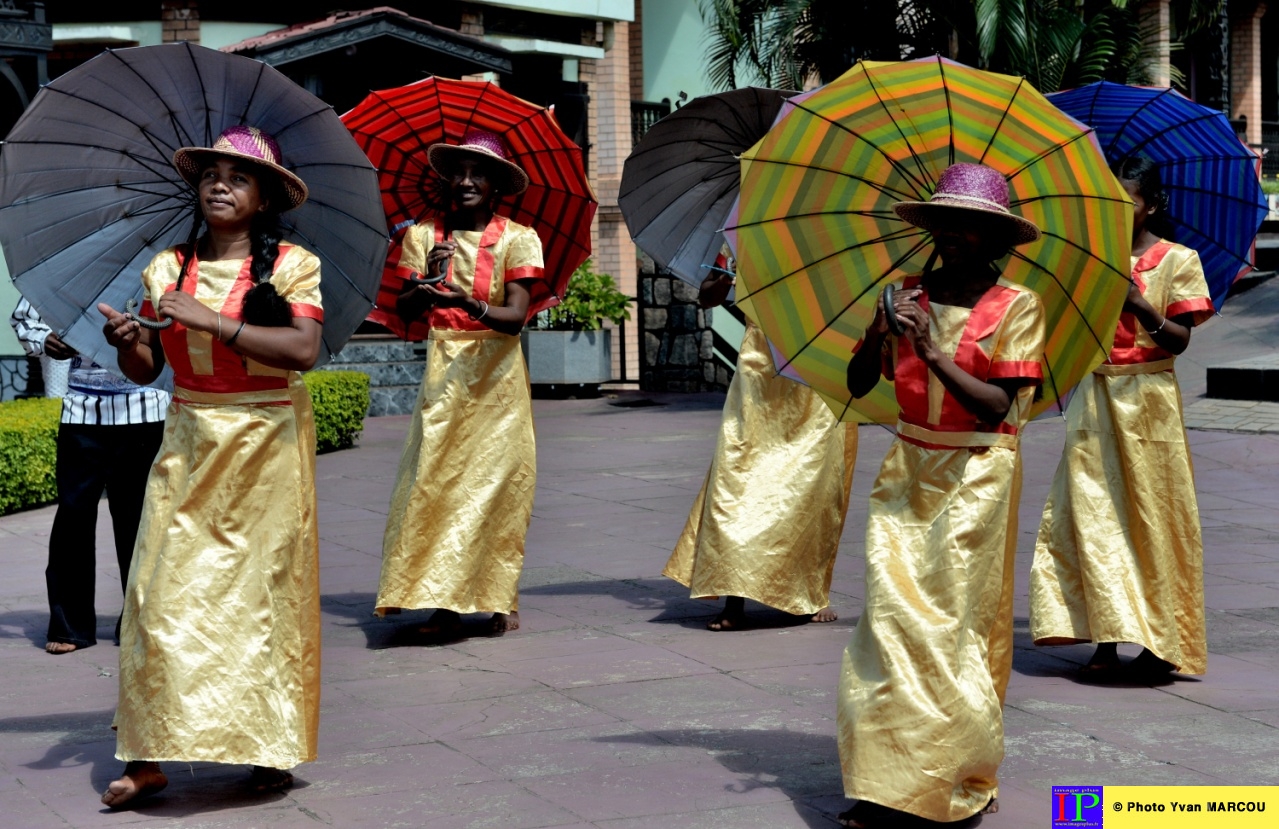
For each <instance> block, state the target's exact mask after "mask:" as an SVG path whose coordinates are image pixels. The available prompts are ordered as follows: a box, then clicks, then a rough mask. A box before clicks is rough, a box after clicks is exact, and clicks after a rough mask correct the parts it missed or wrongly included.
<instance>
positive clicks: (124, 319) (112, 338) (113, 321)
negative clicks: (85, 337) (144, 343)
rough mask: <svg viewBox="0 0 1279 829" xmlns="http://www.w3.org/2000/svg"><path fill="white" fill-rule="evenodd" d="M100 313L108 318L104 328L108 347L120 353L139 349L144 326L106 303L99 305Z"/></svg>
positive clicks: (103, 331)
mask: <svg viewBox="0 0 1279 829" xmlns="http://www.w3.org/2000/svg"><path fill="white" fill-rule="evenodd" d="M98 313H100V314H102V316H104V317H106V318H107V321H106V323H105V324H104V325H103V326H102V333H103V335H105V336H106V338H107V345H109V346H111V347H112V348H114V349H116V350H118V351H132V350H133V349H135V348H137V347H138V343H139V341H140V340H141V337H142V325H141V324H140V323H139V322H138V321H137V320H135V319H133V318H131V317H128V316H125V315H124V314H122V313H120V312H119V311H117V310H116V309H114V308H112V307H111V306H110V305H108V304H106V303H105V302H99V303H98Z"/></svg>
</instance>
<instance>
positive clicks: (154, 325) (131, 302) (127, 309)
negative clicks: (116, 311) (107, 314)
mask: <svg viewBox="0 0 1279 829" xmlns="http://www.w3.org/2000/svg"><path fill="white" fill-rule="evenodd" d="M137 307H138V301H137V300H136V299H133V298H132V297H130V298H129V299H127V300H125V302H124V315H125V316H126V317H128V318H129V319H131V320H136V321H137V323H138V325H141V326H142V327H143V328H150V329H151V330H152V331H159V330H161V329H162V328H168V327H169V326H170V325H173V318H172V317H170V318H169V319H167V320H149V319H147V318H146V317H140V316H138V315H137V314H135V313H133V311H134V309H135V308H137Z"/></svg>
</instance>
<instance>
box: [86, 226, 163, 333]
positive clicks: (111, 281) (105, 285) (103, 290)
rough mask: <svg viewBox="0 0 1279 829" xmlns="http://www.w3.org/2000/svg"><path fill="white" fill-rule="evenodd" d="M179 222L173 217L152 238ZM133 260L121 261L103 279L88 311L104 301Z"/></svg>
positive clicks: (88, 305)
mask: <svg viewBox="0 0 1279 829" xmlns="http://www.w3.org/2000/svg"><path fill="white" fill-rule="evenodd" d="M177 222H178V219H177V218H176V217H175V218H173V219H170V220H169V222H167V223H165V225H164V226H163V227H161V228H160V232H159V233H155V234H153V235H152V237H151V238H153V239H157V238H159V237H160V236H163V235H164V234H165V233H167V232H168V231H169V230H171V229H172V228H173V227H176V225H177ZM132 261H133V258H132V257H130V258H129V261H128V262H121V263H120V267H118V268H116V271H115V273H114V274H112V275H111V278H110V279H106V280H103V281H102V282H101V283H100V284H99V287H98V292H97V293H96V294H95V295H94V297H93V299H91V300H90V301H89V302H88V303H87V305H86V307H85V311H86V312H87V311H88V310H89V309H90V308H96V307H97V306H98V303H99V302H100V301H102V297H103V295H104V294H105V293H106V291H107V288H109V287H110V286H112V285H114V284H115V282H116V280H118V279H119V278H120V275H121V274H122V273H124V269H125V268H127V267H129V264H130V263H131V262H132ZM139 282H141V280H139ZM134 290H137V289H136V288H135V289H134ZM117 310H118V309H117Z"/></svg>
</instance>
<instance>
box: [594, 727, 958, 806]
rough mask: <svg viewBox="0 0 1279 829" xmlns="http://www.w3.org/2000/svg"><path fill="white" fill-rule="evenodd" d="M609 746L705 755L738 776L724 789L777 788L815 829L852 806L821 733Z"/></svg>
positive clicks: (699, 736) (756, 733)
mask: <svg viewBox="0 0 1279 829" xmlns="http://www.w3.org/2000/svg"><path fill="white" fill-rule="evenodd" d="M596 739H597V740H598V741H600V742H609V743H643V744H646V745H676V746H687V747H691V748H697V749H702V750H704V751H705V752H706V753H707V754H708V755H709V756H711V757H713V758H714V760H715V762H717V763H719V764H720V765H721V766H723V767H724V768H726V769H728V770H729V771H731V772H733V773H734V774H738V775H741V778H740V780H738V782H737V783H735V784H732V785H730V786H728V787H726V788H727V789H728V790H729V791H732V792H748V791H751V790H754V789H760V788H769V789H776V790H777V791H779V792H781V793H782V794H784V795H785V796H786V798H787V799H788V800H790V801H791V804H792V805H793V806H794V807H795V811H796V813H797V814H798V815H799V817H800V818H801V819H802V820H803V821H804V822H805V823H807V824H808V825H809V826H810V827H813V829H818V827H821V829H827V828H828V827H831V826H835V825H837V824H836V821H835V816H836V815H837V814H839V813H840V812H842V811H844V810H845V809H847V808H848V807H849V806H851V805H852V801H849V800H845V799H844V798H843V790H844V784H843V778H842V776H841V773H840V766H839V749H838V747H837V745H836V742H835V739H834V738H833V737H830V736H828V735H823V734H805V733H803V732H798V731H789V730H781V731H768V730H763V729H759V730H754V729H751V730H746V729H713V728H690V729H675V730H670V731H648V732H645V733H643V734H633V735H614V736H609V737H598V738H596ZM981 822H982V819H981V816H980V815H974V816H973V817H972V818H969V819H968V820H963V821H959V822H956V823H934V822H932V821H926V820H922V819H903V820H901V821H898V822H896V823H894V824H893V825H894V826H895V827H899V829H924V827H942V826H945V827H948V829H972V827H976V826H980V825H981Z"/></svg>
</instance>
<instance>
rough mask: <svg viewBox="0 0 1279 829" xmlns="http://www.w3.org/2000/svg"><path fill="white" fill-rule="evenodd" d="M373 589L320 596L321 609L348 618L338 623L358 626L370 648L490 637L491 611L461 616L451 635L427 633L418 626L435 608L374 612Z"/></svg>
mask: <svg viewBox="0 0 1279 829" xmlns="http://www.w3.org/2000/svg"><path fill="white" fill-rule="evenodd" d="M375 601H377V596H376V595H374V594H372V593H334V594H329V595H326V596H321V597H320V610H321V611H322V612H324V613H327V614H329V615H331V616H338V617H341V618H343V619H347V620H349V621H347V622H344V623H340V624H339V627H354V628H359V629H360V631H361V632H363V633H364V637H365V647H367V648H368V649H369V650H383V649H385V648H409V647H411V648H422V647H431V646H433V645H453V644H456V643H458V642H461V641H463V640H465V639H472V638H475V637H483V638H489V637H490V636H491V634H490V633H489V619H490V618H491V615H490V614H488V613H472V614H470V615H467V616H463V617H462V629H461V631H459V632H458V633H457V634H456V635H452V636H426V635H423V634H421V633H419V631H418V629H419V628H420V627H422V626H423V625H425V624H427V623H428V622H429V621H430V619H431V614H433V613H434V612H435V611H434V610H405V611H403V612H402V613H396V614H392V615H388V616H382V617H378V616H374V615H373V603H374V602H375Z"/></svg>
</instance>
